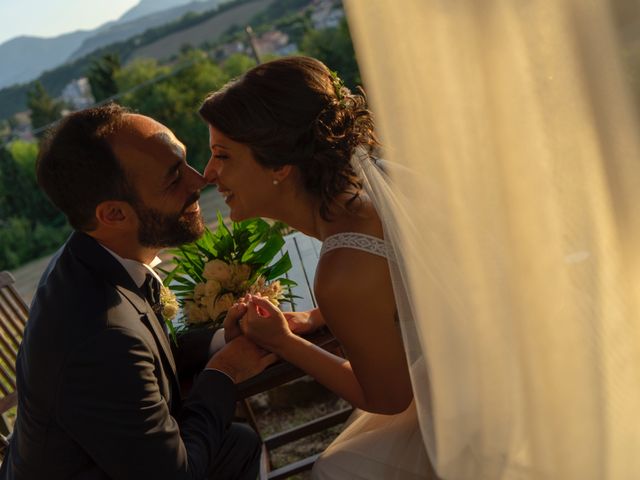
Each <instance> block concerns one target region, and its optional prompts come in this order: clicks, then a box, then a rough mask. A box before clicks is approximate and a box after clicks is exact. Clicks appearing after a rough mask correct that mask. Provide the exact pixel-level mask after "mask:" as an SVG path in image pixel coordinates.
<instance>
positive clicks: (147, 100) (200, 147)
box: [119, 50, 229, 171]
mask: <svg viewBox="0 0 640 480" xmlns="http://www.w3.org/2000/svg"><path fill="white" fill-rule="evenodd" d="M144 65H146V66H147V67H149V71H147V72H146V73H145V72H143V71H141V70H142V69H143V67H144ZM161 72H162V73H161ZM144 75H148V76H151V78H152V79H153V78H159V80H158V81H156V82H153V81H149V83H148V84H147V85H144V86H143V87H140V88H137V89H135V90H134V91H132V92H131V93H129V94H127V95H125V96H124V97H122V98H121V103H122V104H123V105H125V106H127V107H129V108H131V109H133V110H135V111H137V112H140V113H141V114H143V115H148V116H150V117H152V118H154V119H156V120H158V121H159V122H161V123H163V124H164V125H166V126H167V127H169V128H170V129H171V130H172V131H173V132H174V133H175V135H176V137H178V138H179V139H180V140H181V141H182V142H183V143H184V144H185V145H186V147H187V154H188V157H189V158H188V159H189V163H191V165H193V166H194V168H197V169H199V170H200V171H202V169H203V168H204V166H205V165H206V162H207V160H208V159H209V145H208V137H209V134H208V130H207V126H206V124H205V123H204V121H203V120H202V119H201V118H200V116H199V115H198V113H197V112H198V108H199V107H200V104H201V103H202V100H203V99H204V97H205V96H206V95H207V94H208V93H209V92H212V91H214V90H217V89H218V88H220V87H221V86H222V85H224V84H225V83H226V82H227V80H228V79H229V77H228V75H226V74H225V72H224V71H222V70H221V69H220V68H219V67H218V66H216V65H214V64H213V63H212V62H211V60H209V58H208V57H207V55H206V54H205V53H204V52H202V51H200V50H192V51H189V52H188V53H187V54H186V55H184V56H183V57H181V59H180V63H179V65H178V66H177V67H175V69H174V70H173V71H172V72H171V73H167V72H166V69H165V68H164V67H158V66H157V65H155V66H154V64H152V63H146V64H141V63H135V64H133V65H131V66H130V67H129V66H127V67H125V68H123V71H122V72H121V73H120V74H119V79H120V81H121V82H123V84H125V83H127V82H129V81H131V79H133V78H141V77H142V76H144Z"/></svg>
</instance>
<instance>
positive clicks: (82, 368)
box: [0, 105, 274, 480]
mask: <svg viewBox="0 0 640 480" xmlns="http://www.w3.org/2000/svg"><path fill="white" fill-rule="evenodd" d="M37 175H38V182H39V184H40V186H41V187H42V188H43V190H44V191H45V192H46V194H47V195H48V196H49V198H50V199H51V200H52V201H53V203H55V204H56V205H57V206H58V208H60V210H62V211H63V212H64V213H65V214H66V216H67V218H68V220H69V222H70V223H71V225H72V226H73V228H74V230H75V232H74V233H73V234H72V235H71V237H70V239H69V240H68V241H67V243H66V244H65V245H64V246H63V247H62V248H61V249H60V250H59V251H58V253H57V254H56V255H55V256H54V258H53V260H52V261H51V263H50V264H49V266H48V267H47V270H46V271H45V273H44V274H43V276H42V279H41V280H40V284H39V286H38V290H37V293H36V295H35V297H34V301H33V304H32V307H31V314H30V317H29V321H28V322H27V327H26V330H25V334H24V340H23V342H22V345H21V347H20V352H19V354H18V360H17V377H18V378H17V381H18V416H17V420H16V424H15V429H14V433H13V437H12V438H11V443H10V446H9V450H8V454H7V456H6V458H5V460H4V462H3V464H2V470H0V478H1V479H16V480H20V479H42V478H47V479H71V478H73V479H104V478H114V479H154V480H157V479H172V480H173V479H183V478H184V479H187V478H188V479H198V480H202V479H205V478H216V479H252V480H253V479H255V478H256V474H257V471H258V459H259V454H260V442H259V440H258V438H257V436H256V435H255V433H254V432H253V431H252V430H250V429H249V428H248V427H245V426H244V425H240V424H234V423H232V422H231V420H232V418H233V414H234V407H235V387H234V384H235V383H238V382H240V381H242V380H244V379H246V378H249V377H251V376H253V375H255V374H257V373H259V372H260V371H261V370H262V369H264V368H265V367H266V366H267V365H268V364H269V363H271V362H272V361H273V360H274V357H273V356H272V355H266V354H265V353H264V352H263V351H262V350H260V349H258V348H257V347H256V346H255V345H254V344H252V343H251V342H250V341H249V340H247V339H246V338H245V337H238V338H236V339H234V340H233V341H231V342H230V343H228V344H227V345H226V346H225V347H224V348H223V349H222V350H220V351H219V352H218V353H217V354H216V355H214V356H213V357H212V358H210V359H209V360H208V361H207V360H206V357H205V356H204V353H203V355H202V356H203V361H202V364H205V362H206V367H205V370H204V371H202V372H201V373H200V374H199V376H198V378H197V379H196V380H195V382H194V385H193V387H192V390H191V393H190V394H189V396H188V397H186V398H184V399H182V398H181V396H180V388H179V381H178V376H177V373H176V365H175V359H174V356H173V354H172V352H171V348H170V343H169V340H168V338H167V335H166V332H165V330H164V324H163V320H162V318H158V315H157V314H156V313H154V311H158V310H157V309H155V310H154V308H153V305H152V303H155V299H154V298H152V294H153V292H154V291H155V292H156V293H157V289H158V288H159V281H158V277H157V274H156V273H155V272H154V270H153V266H154V265H155V264H156V263H157V261H158V259H157V257H156V254H157V253H158V251H159V250H160V249H161V248H162V247H166V246H175V245H179V244H182V243H185V242H189V241H192V240H195V239H196V238H198V237H199V236H200V235H201V234H202V232H203V228H204V226H203V222H202V217H201V215H200V210H199V205H198V198H199V191H200V189H201V188H202V187H203V186H204V185H205V181H204V180H203V178H202V176H201V175H200V174H199V173H197V172H196V171H195V170H193V169H192V168H191V167H190V166H189V165H188V164H187V163H186V161H185V148H184V146H183V145H182V144H181V143H180V142H179V141H178V140H177V139H176V138H175V136H174V135H173V133H172V132H171V131H170V130H169V129H167V128H166V127H164V126H163V125H161V124H159V123H157V122H155V121H154V120H152V119H151V118H148V117H144V116H141V115H134V114H131V113H128V112H127V111H126V110H124V109H123V108H121V107H119V106H116V105H108V106H104V107H99V108H94V109H90V110H85V111H81V112H76V113H73V114H71V115H69V116H68V117H66V118H65V119H64V120H62V121H61V122H60V124H59V125H58V126H57V127H56V128H55V130H54V131H53V132H52V134H51V135H50V137H49V138H48V140H47V141H46V142H45V144H44V145H43V147H42V149H41V154H40V157H39V160H38V167H37ZM235 308H236V310H235V311H234V310H233V309H232V311H231V312H230V313H229V315H237V316H240V315H241V314H244V312H240V311H238V310H239V309H240V308H241V307H235ZM188 353H191V354H195V355H197V352H188Z"/></svg>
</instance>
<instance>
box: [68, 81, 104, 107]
mask: <svg viewBox="0 0 640 480" xmlns="http://www.w3.org/2000/svg"><path fill="white" fill-rule="evenodd" d="M60 98H61V99H62V100H63V101H64V102H65V103H67V104H68V105H70V106H71V107H73V108H74V109H75V110H81V109H83V108H87V107H90V106H91V105H93V104H94V103H95V99H94V98H93V95H92V94H91V86H90V85H89V79H87V78H86V77H82V78H76V79H75V80H71V81H70V82H69V83H68V84H67V85H66V86H65V87H64V89H63V90H62V95H60Z"/></svg>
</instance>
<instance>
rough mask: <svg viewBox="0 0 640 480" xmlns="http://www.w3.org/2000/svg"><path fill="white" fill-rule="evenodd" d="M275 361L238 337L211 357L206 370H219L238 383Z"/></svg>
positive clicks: (274, 356) (244, 339) (241, 336)
mask: <svg viewBox="0 0 640 480" xmlns="http://www.w3.org/2000/svg"><path fill="white" fill-rule="evenodd" d="M277 359H278V357H276V355H275V354H273V353H269V352H267V351H265V350H263V349H262V348H260V347H258V346H257V345H256V344H255V343H253V342H252V341H251V340H249V339H248V338H247V337H245V336H244V335H240V336H239V337H236V338H234V339H233V340H231V341H230V342H229V343H227V344H226V345H225V346H224V347H222V349H221V350H219V351H218V352H217V353H216V354H215V355H214V356H213V357H211V359H210V360H209V362H208V363H207V367H206V368H213V369H215V370H220V371H221V372H224V373H226V374H227V375H229V377H231V378H232V379H233V382H234V383H240V382H243V381H245V380H247V379H249V378H251V377H253V376H255V375H257V374H258V373H260V372H262V371H263V370H264V369H265V368H267V367H268V366H269V365H271V364H272V363H274V362H275V361H276V360H277Z"/></svg>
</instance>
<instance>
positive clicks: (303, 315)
mask: <svg viewBox="0 0 640 480" xmlns="http://www.w3.org/2000/svg"><path fill="white" fill-rule="evenodd" d="M283 315H284V318H285V319H286V320H287V324H288V325H289V329H290V330H291V331H292V332H293V333H295V334H296V335H305V334H307V333H311V332H313V331H315V330H317V329H318V325H316V323H315V322H314V321H313V317H312V312H283Z"/></svg>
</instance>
